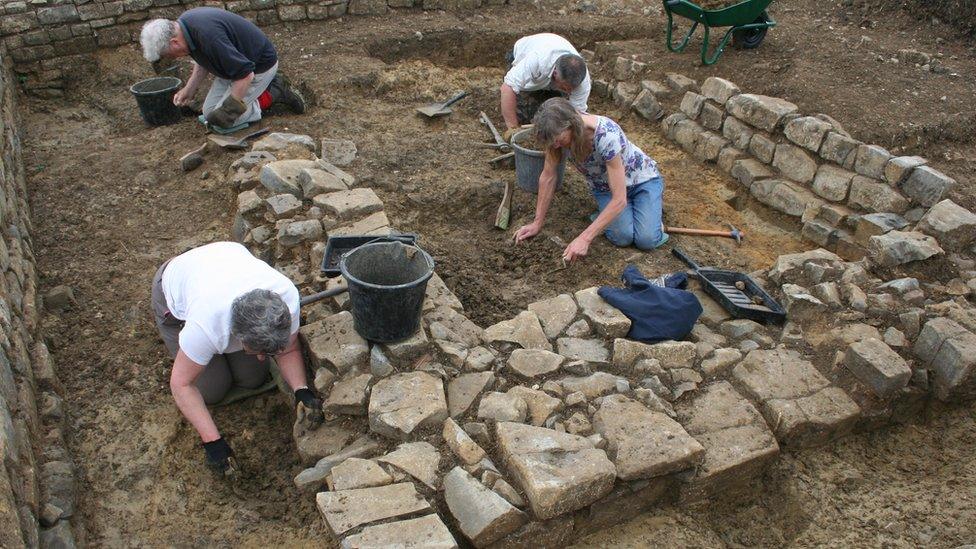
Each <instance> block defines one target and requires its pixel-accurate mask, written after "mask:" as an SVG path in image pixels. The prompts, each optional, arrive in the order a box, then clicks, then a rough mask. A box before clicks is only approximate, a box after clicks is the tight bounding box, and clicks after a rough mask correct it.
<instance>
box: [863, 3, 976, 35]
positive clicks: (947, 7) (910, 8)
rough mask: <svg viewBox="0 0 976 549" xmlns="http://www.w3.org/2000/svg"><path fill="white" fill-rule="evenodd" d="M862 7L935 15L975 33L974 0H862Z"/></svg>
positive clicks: (962, 29)
mask: <svg viewBox="0 0 976 549" xmlns="http://www.w3.org/2000/svg"><path fill="white" fill-rule="evenodd" d="M858 4H859V5H861V6H862V7H864V8H867V9H873V10H878V11H892V10H902V11H905V12H907V13H910V14H912V15H915V16H917V17H920V18H929V17H937V18H939V19H940V20H941V21H942V22H944V23H947V24H949V25H952V26H953V27H956V28H957V29H959V30H961V31H962V32H963V33H964V34H966V35H969V36H974V35H976V2H973V1H972V0H863V1H861V2H858Z"/></svg>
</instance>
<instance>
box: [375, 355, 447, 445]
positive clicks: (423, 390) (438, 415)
mask: <svg viewBox="0 0 976 549" xmlns="http://www.w3.org/2000/svg"><path fill="white" fill-rule="evenodd" d="M445 419H447V400H446V399H445V398H444V383H443V382H442V381H441V379H440V378H437V377H434V376H432V375H430V374H427V373H424V372H409V373H404V374H395V375H392V376H390V377H388V378H386V379H382V380H380V381H379V382H377V383H376V385H374V386H373V391H372V394H371V395H370V399H369V428H370V430H372V431H373V432H374V433H377V434H381V435H383V436H386V437H389V438H392V439H397V440H406V439H407V438H409V437H410V435H411V434H412V433H413V432H414V431H415V430H417V429H423V428H429V427H440V425H441V423H443V422H444V420H445Z"/></svg>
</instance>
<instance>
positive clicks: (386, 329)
mask: <svg viewBox="0 0 976 549" xmlns="http://www.w3.org/2000/svg"><path fill="white" fill-rule="evenodd" d="M339 270H340V271H342V276H343V277H344V278H345V279H346V282H347V283H348V285H349V300H350V309H351V310H352V318H353V326H354V327H355V328H356V332H358V333H359V335H361V336H363V338H365V339H367V340H369V341H375V342H379V343H390V342H393V341H400V340H403V339H406V338H408V337H410V336H412V335H413V334H415V333H417V330H418V329H419V328H420V315H421V310H422V308H423V305H424V294H425V293H426V292H427V281H428V280H430V277H431V275H433V274H434V260H433V258H431V257H430V255H429V254H428V253H427V252H425V251H423V250H421V249H420V248H419V247H417V246H410V245H407V244H403V243H401V242H375V243H373V244H366V245H363V246H360V247H358V248H356V249H355V250H352V251H351V252H349V253H347V254H345V255H343V256H342V259H341V260H340V261H339Z"/></svg>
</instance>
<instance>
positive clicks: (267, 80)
mask: <svg viewBox="0 0 976 549" xmlns="http://www.w3.org/2000/svg"><path fill="white" fill-rule="evenodd" d="M277 73H278V64H277V63H275V64H274V66H273V67H271V68H270V69H268V70H266V71H264V72H262V73H260V74H255V75H254V78H253V79H252V80H251V83H250V84H249V85H248V86H247V91H246V92H244V99H243V101H244V104H245V105H247V110H246V111H244V114H242V115H241V116H240V118H238V119H237V120H235V121H234V124H233V125H234V126H236V125H238V124H244V123H250V122H256V121H258V120H261V105H259V104H258V97H259V96H260V95H261V94H262V93H264V90H266V89H268V85H269V84H271V80H273V79H274V76H275V74H277ZM233 83H234V82H233V81H231V80H226V79H224V78H217V77H214V80H213V84H211V86H210V91H209V92H207V98H206V99H204V100H203V115H204V116H207V115H208V114H210V113H211V111H213V110H214V109H216V108H217V107H219V106H220V104H221V103H223V102H224V99H225V98H226V97H227V96H228V95H230V86H231V84H233Z"/></svg>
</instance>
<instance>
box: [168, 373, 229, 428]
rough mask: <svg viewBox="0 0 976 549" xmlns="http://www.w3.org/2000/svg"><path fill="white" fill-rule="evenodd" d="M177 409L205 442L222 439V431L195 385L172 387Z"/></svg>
mask: <svg viewBox="0 0 976 549" xmlns="http://www.w3.org/2000/svg"><path fill="white" fill-rule="evenodd" d="M170 391H171V392H172V393H173V399H174V400H175V401H176V407H177V408H179V409H180V412H182V413H183V417H185V418H186V420H187V421H189V422H190V425H193V428H194V429H196V431H197V433H198V434H199V435H200V439H201V440H203V442H212V441H214V440H217V439H218V438H220V431H218V430H217V424H216V423H214V420H213V417H212V416H211V415H210V410H208V409H207V405H206V403H205V402H204V401H203V396H202V395H201V394H200V391H199V390H198V389H197V388H196V386H195V385H177V386H170Z"/></svg>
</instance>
